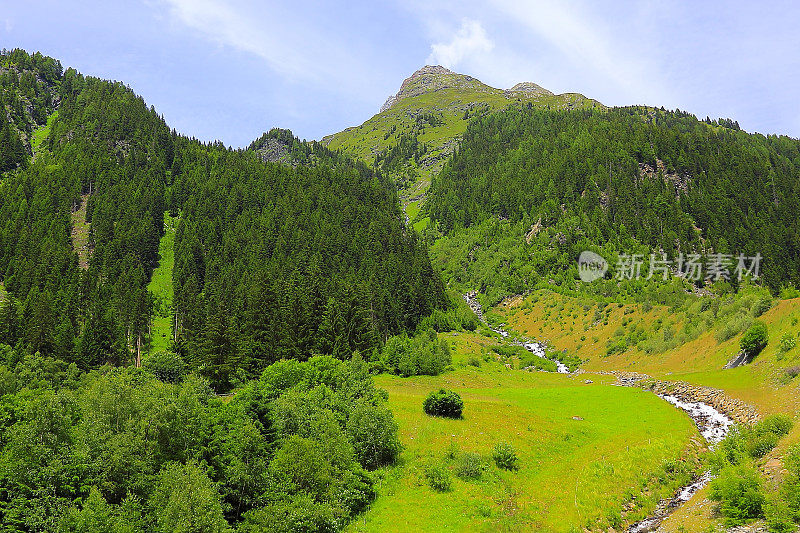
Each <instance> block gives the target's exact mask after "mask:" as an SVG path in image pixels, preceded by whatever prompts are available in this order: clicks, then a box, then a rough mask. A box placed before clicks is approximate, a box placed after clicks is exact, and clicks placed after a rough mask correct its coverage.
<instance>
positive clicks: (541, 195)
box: [427, 106, 800, 291]
mask: <svg viewBox="0 0 800 533" xmlns="http://www.w3.org/2000/svg"><path fill="white" fill-rule="evenodd" d="M427 209H428V211H429V213H430V215H431V218H432V220H433V222H434V223H435V229H432V230H431V233H432V235H431V236H430V237H433V238H435V237H437V236H440V235H445V236H449V240H450V241H452V242H451V243H449V244H448V243H447V242H446V241H447V240H448V239H445V241H443V242H442V243H441V248H440V250H439V253H441V257H442V260H444V261H446V257H451V258H455V259H451V260H452V261H453V262H454V263H458V264H456V265H452V268H450V269H449V270H448V272H449V273H448V274H447V275H446V277H448V279H453V278H454V277H459V278H460V281H461V282H467V280H468V279H469V278H472V282H473V283H474V285H473V287H474V288H479V289H481V290H483V289H484V288H485V285H487V283H486V280H487V279H488V278H487V276H488V277H491V275H492V274H491V273H490V272H489V271H488V270H487V272H486V276H483V275H482V274H479V273H476V272H475V271H474V270H470V269H472V268H473V267H474V265H471V264H470V263H471V262H472V260H473V259H474V257H475V256H476V255H479V254H480V253H482V248H486V249H487V250H488V249H492V250H494V255H495V256H497V257H502V258H504V259H503V262H502V263H498V264H497V265H495V266H496V267H498V268H497V272H496V273H495V274H494V275H495V277H496V278H497V279H498V283H497V284H498V285H505V286H506V287H507V288H508V290H511V291H515V290H516V291H522V290H525V288H526V287H530V286H532V285H533V284H535V283H536V282H537V280H539V279H542V278H544V279H545V280H546V279H548V278H546V277H545V276H549V279H555V280H557V281H558V280H562V281H564V282H565V283H567V285H569V286H572V285H574V280H575V278H576V277H577V275H576V274H577V272H576V271H575V269H574V264H575V262H576V260H577V257H578V254H579V253H580V251H581V250H585V249H597V250H603V251H606V252H609V253H610V254H612V255H613V254H616V253H628V254H632V253H642V252H644V253H647V252H648V251H652V252H655V253H660V252H662V251H663V252H665V253H667V255H668V256H669V257H670V258H675V257H677V256H678V254H679V253H681V252H682V253H688V252H698V253H701V254H710V253H712V252H714V253H723V254H739V253H742V254H746V255H747V256H754V255H755V254H756V253H760V254H761V255H762V256H763V257H764V259H763V261H762V269H761V275H762V276H763V279H764V281H765V282H766V284H767V285H768V286H770V287H771V288H772V289H773V290H778V289H779V288H780V287H781V286H783V285H786V284H790V283H793V284H794V285H798V284H800V227H798V224H800V141H798V140H796V139H791V138H788V137H783V136H775V135H770V136H763V135H759V134H748V133H746V132H743V131H741V130H739V127H738V124H736V123H735V122H733V121H730V120H720V121H711V120H709V119H706V120H705V121H701V120H698V119H697V118H695V117H694V116H693V115H690V114H688V113H685V112H680V111H665V110H663V109H653V108H642V107H630V108H615V109H610V110H603V111H592V110H586V111H581V110H573V111H568V112H565V111H549V110H540V109H535V108H533V107H531V106H517V107H515V108H512V109H509V110H507V111H504V112H500V113H496V114H492V115H488V116H485V117H481V118H478V119H476V120H474V121H473V122H472V123H471V124H470V126H469V127H468V130H467V133H466V135H465V136H464V139H463V142H462V144H461V146H460V148H459V150H458V152H457V154H455V156H454V157H453V158H452V160H451V161H450V162H449V163H448V164H447V165H446V166H445V168H444V169H443V171H442V172H441V173H440V174H438V175H437V176H436V177H435V179H434V180H433V183H432V186H431V190H430V194H429V199H428V203H427ZM511 233H513V234H514V242H513V243H509V242H506V241H508V239H509V238H510V237H509V235H510V234H511ZM467 242H473V243H474V246H472V247H471V248H470V247H469V246H468V245H467V244H466V243H467ZM501 243H502V244H501ZM462 245H463V246H462ZM465 247H466V248H469V249H468V250H465ZM517 255H520V256H521V257H523V259H521V260H520V261H519V262H518V264H517V267H516V268H509V265H513V264H514V263H515V262H517V261H516V256H517ZM609 259H611V257H609ZM459 265H460V266H459ZM484 266H486V268H489V269H492V270H493V269H494V267H492V266H487V265H484ZM528 267H530V268H528ZM465 273H466V274H465ZM612 273H613V272H612ZM465 275H466V278H465V277H464V276H465ZM565 275H566V276H567V277H568V278H570V279H567V277H564V276H565Z"/></svg>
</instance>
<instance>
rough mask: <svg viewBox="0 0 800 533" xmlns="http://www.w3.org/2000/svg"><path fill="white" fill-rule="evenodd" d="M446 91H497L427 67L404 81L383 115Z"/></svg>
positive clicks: (437, 68)
mask: <svg viewBox="0 0 800 533" xmlns="http://www.w3.org/2000/svg"><path fill="white" fill-rule="evenodd" d="M537 87H538V86H537ZM444 89H471V90H478V91H485V92H490V91H494V90H495V89H492V88H491V87H489V86H488V85H484V84H483V83H481V81H480V80H478V79H476V78H473V77H472V76H467V75H466V74H458V73H456V72H453V71H452V70H450V69H448V68H445V67H443V66H441V65H425V66H424V67H422V68H421V69H419V70H418V71H416V72H415V73H413V74H412V75H411V76H409V77H408V78H406V79H405V80H404V81H403V83H402V85H400V90H399V91H398V92H397V94H395V95H393V96H390V97H389V98H388V99H387V100H386V102H385V103H384V104H383V105H382V106H381V113H383V112H384V111H386V110H388V109H390V108H391V107H392V106H394V105H395V104H396V103H398V102H400V101H401V100H403V99H405V98H413V97H414V96H420V95H423V94H427V93H433V92H436V91H441V90H444Z"/></svg>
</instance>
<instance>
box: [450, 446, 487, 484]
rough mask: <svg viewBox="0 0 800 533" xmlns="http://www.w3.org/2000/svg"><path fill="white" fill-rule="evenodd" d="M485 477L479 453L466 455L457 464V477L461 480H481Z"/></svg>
mask: <svg viewBox="0 0 800 533" xmlns="http://www.w3.org/2000/svg"><path fill="white" fill-rule="evenodd" d="M481 475H483V460H482V459H481V455H480V454H479V453H469V452H468V453H465V454H464V455H462V456H461V457H459V458H458V463H456V476H458V477H459V478H461V479H480V477H481Z"/></svg>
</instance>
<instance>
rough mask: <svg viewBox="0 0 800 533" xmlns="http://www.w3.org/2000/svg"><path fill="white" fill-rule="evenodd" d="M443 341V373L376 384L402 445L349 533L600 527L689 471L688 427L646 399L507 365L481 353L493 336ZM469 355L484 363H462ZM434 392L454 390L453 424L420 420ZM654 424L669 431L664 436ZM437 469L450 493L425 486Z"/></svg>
mask: <svg viewBox="0 0 800 533" xmlns="http://www.w3.org/2000/svg"><path fill="white" fill-rule="evenodd" d="M447 338H448V339H451V340H452V342H453V346H454V351H455V353H456V355H455V359H456V363H455V365H456V367H457V369H456V370H455V371H452V372H448V373H446V374H443V375H441V376H438V377H430V376H419V377H414V378H400V377H394V376H380V377H378V378H377V379H376V384H377V385H378V386H380V387H382V388H384V389H386V390H387V391H388V393H389V406H390V408H391V409H392V411H393V413H394V414H395V417H396V418H397V420H398V424H399V426H400V433H399V434H400V439H401V442H402V444H403V445H404V447H405V450H404V452H403V455H402V456H401V460H400V462H399V464H398V465H397V466H393V467H389V468H387V469H386V470H385V471H384V473H383V475H384V479H383V481H382V483H381V486H380V489H379V491H378V494H379V495H378V498H377V500H376V502H375V503H374V504H373V505H372V506H371V507H370V509H369V510H368V511H367V512H366V514H365V515H364V516H363V517H362V518H361V519H359V520H357V521H355V522H353V524H352V525H351V528H350V529H351V530H352V531H409V530H414V531H498V530H502V531H530V530H535V531H553V532H561V531H565V532H566V531H576V530H581V529H582V528H584V527H587V528H591V529H593V530H606V529H607V528H609V527H618V526H620V525H621V524H623V523H628V522H632V521H635V520H637V519H640V518H642V517H644V516H646V515H647V514H648V513H649V512H652V510H653V508H654V507H655V505H656V504H657V503H658V501H659V500H660V499H661V498H663V497H669V496H671V494H672V492H674V490H675V488H676V487H678V486H679V485H680V484H682V483H686V480H687V479H689V477H690V476H691V473H693V471H694V468H695V467H696V466H697V462H696V452H697V450H698V446H697V443H698V442H699V440H700V439H699V437H698V436H697V431H696V429H695V428H694V426H693V424H692V423H691V421H690V420H689V419H688V418H686V417H685V416H684V415H683V414H682V413H681V412H679V411H677V410H675V409H674V408H672V407H670V406H669V405H668V404H666V403H665V402H663V401H661V400H659V399H658V398H656V397H655V396H654V395H652V394H650V393H647V392H644V391H641V390H638V389H630V388H623V387H616V386H611V385H610V380H609V379H608V378H605V379H604V378H594V379H595V382H594V383H590V384H587V383H585V382H584V379H582V378H578V377H566V376H563V375H558V374H552V373H529V372H521V371H518V370H509V369H508V368H506V367H505V366H504V365H502V364H500V363H498V362H496V361H495V360H494V358H493V357H491V355H489V353H490V352H487V351H486V350H487V348H488V347H489V346H491V345H492V344H493V343H494V342H495V341H491V340H489V339H488V338H486V337H483V338H481V337H480V336H476V335H473V334H467V333H459V334H450V335H448V337H447ZM475 352H478V353H483V355H484V356H485V357H486V359H487V361H483V362H482V363H481V364H480V367H474V366H472V365H465V363H464V362H465V361H466V360H467V359H468V358H469V357H471V356H472V355H474V353H475ZM473 364H474V363H473ZM440 387H445V388H450V389H453V390H455V391H457V392H458V393H460V394H461V396H462V398H463V399H464V403H465V407H464V415H463V419H461V420H450V419H444V418H436V417H430V416H428V415H426V414H424V413H423V411H422V401H423V399H424V398H425V396H426V395H427V394H428V393H429V392H431V391H433V390H437V389H438V388H440ZM664 427H670V428H673V429H674V431H670V432H669V433H668V434H664V432H663V428H664ZM499 442H508V443H510V444H511V445H512V446H513V447H514V449H515V450H516V452H517V454H518V457H519V470H518V471H506V470H501V469H499V468H498V467H496V466H495V465H494V463H493V461H492V458H491V454H492V449H493V447H494V446H495V445H496V444H497V443H499ZM465 454H479V455H480V462H481V465H482V469H481V473H480V474H479V476H478V477H477V479H461V478H459V477H458V475H457V473H458V471H459V468H460V464H461V463H462V461H464V455H465ZM437 466H438V467H440V468H444V469H446V470H447V472H448V474H447V475H448V477H450V478H451V488H450V490H447V491H443V492H442V491H437V490H434V489H433V488H431V486H429V484H428V482H427V481H426V469H431V468H432V467H437Z"/></svg>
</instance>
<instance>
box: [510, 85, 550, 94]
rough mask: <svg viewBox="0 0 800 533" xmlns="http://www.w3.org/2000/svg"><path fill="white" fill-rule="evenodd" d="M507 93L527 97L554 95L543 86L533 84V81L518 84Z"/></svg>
mask: <svg viewBox="0 0 800 533" xmlns="http://www.w3.org/2000/svg"><path fill="white" fill-rule="evenodd" d="M506 92H507V93H509V94H511V95H512V96H513V95H517V94H525V95H534V94H547V95H552V94H553V93H551V92H550V91H548V90H547V89H545V88H544V87H542V86H541V85H539V84H537V83H533V82H532V81H523V82H522V83H518V84H516V85H514V86H513V87H512V88H510V89H508V90H507V91H506Z"/></svg>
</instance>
